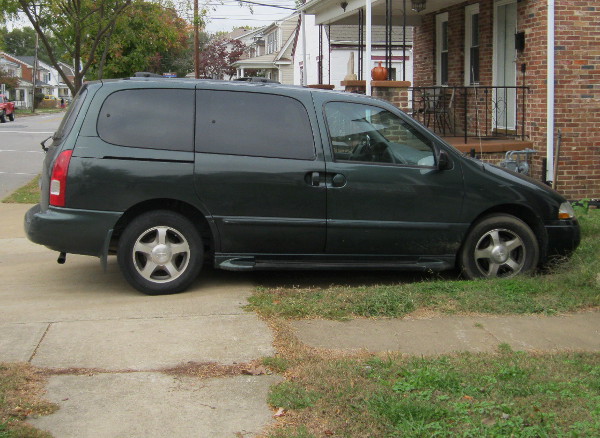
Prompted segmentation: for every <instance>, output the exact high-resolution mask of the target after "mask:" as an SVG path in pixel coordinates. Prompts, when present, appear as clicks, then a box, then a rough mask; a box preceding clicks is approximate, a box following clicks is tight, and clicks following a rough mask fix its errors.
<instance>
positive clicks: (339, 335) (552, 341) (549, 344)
mask: <svg viewBox="0 0 600 438" xmlns="http://www.w3.org/2000/svg"><path fill="white" fill-rule="evenodd" d="M292 327H293V328H294V329H295V331H296V335H297V336H298V338H299V339H300V340H301V341H302V342H303V343H305V344H307V345H309V346H312V347H318V348H328V349H345V350H367V351H370V352H382V351H399V352H402V353H407V354H416V355H438V354H446V353H455V352H459V351H469V352H473V353H480V352H482V353H489V352H494V351H497V349H498V345H500V344H503V343H505V344H508V345H510V346H511V347H512V348H513V349H514V350H519V351H535V352H541V351H544V352H554V351H600V313H599V312H583V313H577V314H572V315H564V316H549V317H545V316H530V315H524V316H443V317H435V318H424V319H379V320H374V319H355V320H352V321H346V322H338V321H325V320H302V321H294V322H293V323H292ZM324 333H326V334H327V335H326V336H324V335H323V334H324Z"/></svg>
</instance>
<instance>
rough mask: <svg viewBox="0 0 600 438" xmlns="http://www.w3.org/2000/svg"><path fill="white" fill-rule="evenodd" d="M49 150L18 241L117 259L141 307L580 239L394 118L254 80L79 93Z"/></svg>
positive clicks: (558, 213) (549, 252) (502, 266)
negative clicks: (213, 272)
mask: <svg viewBox="0 0 600 438" xmlns="http://www.w3.org/2000/svg"><path fill="white" fill-rule="evenodd" d="M44 148H45V149H47V155H46V159H45V161H44V169H43V175H42V179H41V187H42V198H41V202H40V204H39V205H36V206H35V207H33V208H32V209H31V210H30V211H29V212H28V213H27V215H26V217H25V229H26V232H27V235H28V237H29V239H31V240H32V241H33V242H36V243H39V244H42V245H45V246H47V247H48V248H51V249H53V250H56V251H58V252H60V253H61V254H60V256H59V262H64V260H65V257H66V254H67V253H73V254H86V255H92V256H97V257H99V258H100V259H101V260H102V263H103V265H104V266H105V265H106V259H107V257H108V255H111V254H116V255H117V258H118V262H119V266H120V267H121V270H122V272H123V275H124V276H125V277H126V278H127V280H128V281H129V282H130V283H131V285H132V286H134V287H135V288H137V289H138V290H140V291H142V292H144V293H147V294H162V293H175V292H181V291H183V290H185V289H186V288H187V287H188V286H189V285H190V284H191V283H192V282H193V281H194V279H195V278H196V277H197V276H198V274H199V272H200V269H201V268H202V266H203V264H204V263H212V264H214V266H215V267H217V268H221V269H227V270H236V271H237V270H250V269H363V268H374V269H405V270H432V271H440V270H445V269H452V268H455V267H458V268H460V269H461V270H462V271H463V272H464V274H465V275H466V276H467V277H469V278H475V277H510V276H513V275H516V274H519V273H524V272H531V271H533V270H535V269H536V268H537V267H538V266H540V265H542V264H543V263H545V262H547V261H548V260H549V258H550V257H552V256H554V255H565V254H568V253H569V252H571V251H572V250H574V249H575V248H576V247H577V245H578V244H579V239H580V237H579V225H578V223H577V220H576V219H575V217H574V214H573V210H572V208H571V206H570V204H569V203H568V202H567V201H566V200H565V199H564V198H563V197H562V196H560V195H559V194H558V193H556V192H555V191H553V190H551V189H549V188H548V187H547V186H545V185H544V184H542V183H540V182H537V181H535V180H533V179H530V178H527V177H524V176H522V175H518V174H515V173H512V172H509V171H507V170H504V169H500V168H498V167H495V166H492V165H489V164H484V163H482V162H480V161H477V160H474V159H470V158H467V157H465V156H463V155H462V154H461V153H460V152H458V151H457V150H455V149H454V148H452V147H451V146H449V145H448V144H446V143H445V142H444V141H443V140H442V139H440V138H439V137H437V136H435V135H434V134H432V133H431V132H430V131H428V130H427V129H425V128H424V127H423V126H421V125H419V124H418V123H416V122H415V121H414V120H412V119H411V118H409V117H407V116H406V115H405V114H404V113H403V112H402V111H400V110H398V109H397V108H395V107H394V106H392V105H390V104H388V103H386V102H383V101H380V100H376V99H372V98H368V97H365V96H359V95H354V94H350V93H342V92H332V91H322V90H314V89H308V88H301V87H291V86H284V85H278V84H267V83H264V84H263V83H243V82H225V81H195V80H176V79H169V80H165V79H155V78H131V79H123V80H114V81H98V82H92V83H89V84H87V85H85V86H84V87H83V88H82V89H81V90H80V92H79V94H78V96H77V97H76V99H75V101H74V102H73V104H72V105H71V107H70V109H69V112H68V113H67V114H66V115H65V117H64V120H63V122H62V124H61V126H60V127H59V129H58V131H57V132H56V133H55V134H54V136H53V137H52V143H51V144H50V145H49V146H48V147H47V148H46V147H45V146H44Z"/></svg>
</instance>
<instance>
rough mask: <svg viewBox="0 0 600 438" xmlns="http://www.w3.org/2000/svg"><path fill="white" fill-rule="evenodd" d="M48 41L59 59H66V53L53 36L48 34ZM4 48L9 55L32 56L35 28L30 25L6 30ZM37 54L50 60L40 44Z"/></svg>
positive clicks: (43, 58) (45, 60)
mask: <svg viewBox="0 0 600 438" xmlns="http://www.w3.org/2000/svg"><path fill="white" fill-rule="evenodd" d="M48 42H49V43H50V45H51V46H52V50H53V51H54V53H55V54H56V57H57V58H58V59H59V60H63V61H65V60H66V61H68V58H67V59H64V56H65V54H66V52H65V50H64V49H62V48H61V47H60V45H59V44H58V41H57V40H56V38H55V37H54V36H52V35H48ZM4 50H5V51H6V52H8V53H10V54H11V55H16V56H34V55H35V30H34V29H33V28H32V27H23V28H21V29H19V28H15V29H13V30H11V31H10V32H6V33H5V35H4ZM38 56H39V58H40V59H41V60H42V61H44V62H46V63H50V62H51V61H50V57H49V56H48V52H47V50H46V48H45V47H44V46H40V48H39V51H38Z"/></svg>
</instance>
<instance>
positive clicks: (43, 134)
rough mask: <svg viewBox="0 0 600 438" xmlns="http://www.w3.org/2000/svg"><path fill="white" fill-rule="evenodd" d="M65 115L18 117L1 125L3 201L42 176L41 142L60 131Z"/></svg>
mask: <svg viewBox="0 0 600 438" xmlns="http://www.w3.org/2000/svg"><path fill="white" fill-rule="evenodd" d="M63 115H64V113H56V114H46V115H39V116H31V117H19V116H18V115H17V117H16V118H15V121H14V122H7V123H0V199H2V198H4V197H5V196H7V195H10V194H11V193H12V192H13V191H14V190H15V189H17V188H19V187H21V186H22V185H24V184H26V183H27V182H29V181H30V180H31V179H32V178H33V177H34V176H35V175H37V174H39V173H40V171H41V169H42V162H43V161H44V152H43V151H42V147H41V146H40V142H41V141H42V140H44V139H45V138H47V137H49V136H50V135H52V134H53V133H54V131H56V129H57V128H58V125H59V124H60V121H61V120H62V117H63Z"/></svg>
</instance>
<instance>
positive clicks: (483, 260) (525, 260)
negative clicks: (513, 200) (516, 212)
mask: <svg viewBox="0 0 600 438" xmlns="http://www.w3.org/2000/svg"><path fill="white" fill-rule="evenodd" d="M538 260H539V244H538V241H537V239H536V237H535V234H534V233H533V231H532V230H531V228H530V227H529V226H528V225H527V224H526V223H525V222H523V221H521V220H520V219H518V218H516V217H514V216H511V215H494V216H488V217H486V218H484V219H482V220H481V221H479V222H478V223H476V224H475V226H474V227H473V229H472V230H471V232H470V233H469V235H468V236H467V238H466V240H465V242H464V244H463V247H462V250H461V254H460V264H461V268H462V271H463V273H464V274H465V275H466V276H467V277H468V278H471V279H474V278H494V277H503V278H509V277H514V276H515V275H518V274H521V273H528V272H531V271H533V270H534V269H535V268H536V266H537V264H538Z"/></svg>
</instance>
